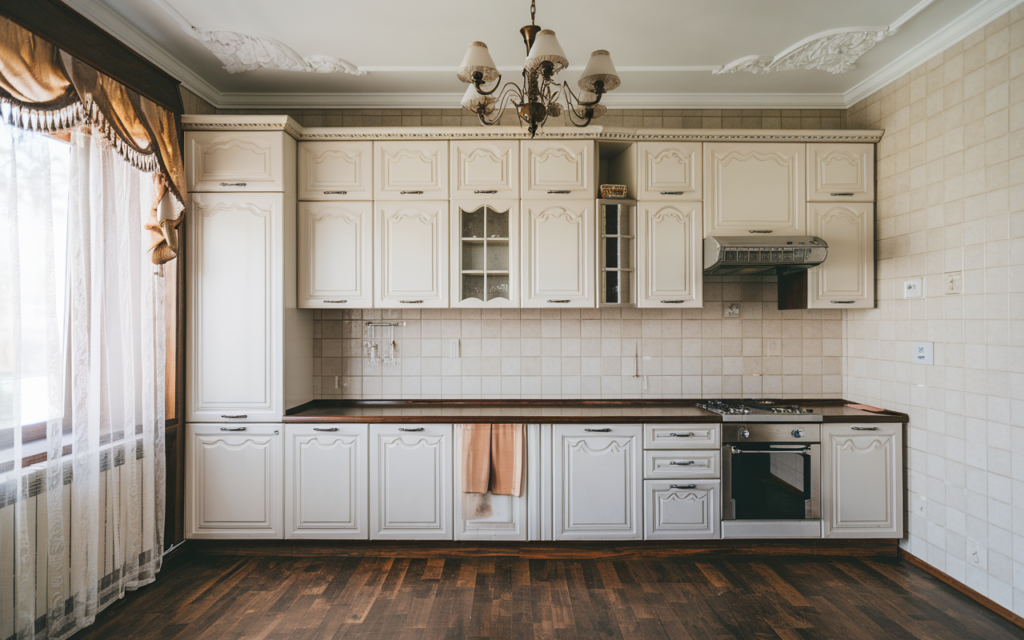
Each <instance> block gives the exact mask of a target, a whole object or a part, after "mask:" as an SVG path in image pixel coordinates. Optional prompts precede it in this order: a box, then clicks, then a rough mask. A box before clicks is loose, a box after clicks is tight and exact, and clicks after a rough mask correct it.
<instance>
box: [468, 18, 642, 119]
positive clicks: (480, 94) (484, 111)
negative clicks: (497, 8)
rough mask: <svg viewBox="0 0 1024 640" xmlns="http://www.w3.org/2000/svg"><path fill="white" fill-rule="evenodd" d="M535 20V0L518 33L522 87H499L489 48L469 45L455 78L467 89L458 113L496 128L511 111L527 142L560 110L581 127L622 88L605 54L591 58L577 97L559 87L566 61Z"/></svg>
mask: <svg viewBox="0 0 1024 640" xmlns="http://www.w3.org/2000/svg"><path fill="white" fill-rule="evenodd" d="M536 14H537V4H536V0H533V2H531V4H530V18H531V24H529V25H527V26H525V27H523V28H522V29H520V30H519V33H521V34H522V36H523V42H524V43H525V44H526V62H525V64H524V65H523V72H522V73H523V80H522V84H521V85H520V84H516V83H514V82H508V83H506V84H505V85H504V86H503V87H502V86H501V73H499V72H498V68H497V66H496V65H495V64H494V60H493V59H492V58H491V54H490V52H489V51H488V50H487V45H486V44H484V43H483V42H472V43H470V45H469V50H467V51H466V55H465V57H463V59H462V64H460V65H459V69H458V73H457V75H458V77H459V80H462V81H463V82H465V83H467V84H469V87H467V88H466V93H465V95H464V96H463V97H462V107H463V108H465V109H467V110H468V111H470V112H472V113H475V114H476V115H477V117H479V118H480V122H481V123H482V124H484V125H494V124H498V122H500V121H501V115H502V113H503V112H504V111H505V108H506V107H509V106H513V107H515V109H516V114H517V115H518V116H519V120H520V121H521V122H522V123H523V124H525V125H527V126H528V127H529V130H530V136H534V135H536V133H537V129H538V128H540V127H542V126H544V123H545V122H547V119H548V118H549V117H558V116H559V115H561V114H562V112H563V110H564V111H565V113H566V115H567V116H568V120H569V122H571V123H572V124H574V125H576V126H577V127H585V126H587V125H588V124H590V123H591V121H592V120H593V119H594V118H599V117H601V116H602V115H604V113H605V112H606V111H607V110H608V109H607V107H606V106H605V105H603V104H600V102H601V96H603V95H604V94H605V93H607V92H608V91H612V90H614V89H616V88H618V86H619V85H620V84H621V83H622V81H621V80H620V79H619V75H618V73H617V72H616V71H615V65H614V64H613V63H612V57H611V54H609V53H608V52H607V51H605V50H603V49H601V50H598V51H595V52H594V53H592V54H590V60H589V61H587V66H586V68H585V69H584V70H583V75H582V76H581V77H580V79H579V82H578V85H579V90H580V92H579V95H577V94H575V93H573V91H572V89H571V88H570V87H569V83H568V82H562V83H558V82H556V81H555V79H554V76H555V74H556V73H558V72H560V71H564V70H565V69H566V68H568V67H569V60H568V59H567V58H566V57H565V52H564V51H563V50H562V45H560V44H559V43H558V38H557V37H556V36H555V32H554V31H552V30H551V29H541V28H540V27H539V26H537V24H536ZM499 90H500V92H499ZM495 94H497V97H496V96H495ZM559 98H561V100H559ZM563 103H564V106H563Z"/></svg>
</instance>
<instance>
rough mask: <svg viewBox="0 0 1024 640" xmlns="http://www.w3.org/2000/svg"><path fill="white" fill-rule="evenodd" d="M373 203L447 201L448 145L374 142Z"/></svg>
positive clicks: (433, 141)
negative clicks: (377, 201)
mask: <svg viewBox="0 0 1024 640" xmlns="http://www.w3.org/2000/svg"><path fill="white" fill-rule="evenodd" d="M373 156H374V163H373V164H374V171H373V174H374V176H373V182H374V191H373V193H374V196H373V197H374V199H375V200H447V199H448V141H447V140H420V141H416V140H409V141H406V140H402V141H386V142H376V143H374V145H373Z"/></svg>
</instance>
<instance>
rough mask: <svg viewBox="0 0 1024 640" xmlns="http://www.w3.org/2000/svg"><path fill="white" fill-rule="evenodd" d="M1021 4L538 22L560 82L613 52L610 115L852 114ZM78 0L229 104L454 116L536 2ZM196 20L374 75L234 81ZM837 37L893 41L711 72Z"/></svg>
mask: <svg viewBox="0 0 1024 640" xmlns="http://www.w3.org/2000/svg"><path fill="white" fill-rule="evenodd" d="M1022 1H1024V0H855V1H852V2H851V1H850V0H628V1H623V0H538V7H537V24H539V25H541V26H543V27H545V28H550V29H554V30H555V31H556V32H557V33H558V39H559V41H560V42H561V44H562V47H563V49H564V50H565V52H566V56H567V57H568V58H569V62H570V65H571V66H570V68H569V70H567V71H565V72H563V73H562V74H559V79H566V80H569V81H570V83H571V84H572V86H574V87H575V82H576V79H577V78H578V75H579V72H580V71H581V70H582V68H583V65H585V64H586V61H587V58H588V57H589V54H590V52H591V51H592V50H594V49H607V50H609V51H611V53H612V57H613V59H614V60H615V64H616V66H617V68H618V71H619V75H620V76H621V77H622V86H621V87H620V88H619V89H618V90H616V91H615V92H613V93H611V94H609V95H608V96H607V104H608V105H609V106H610V107H626V108H687V107H706V108H711V107H722V108H729V107H737V108H740V107H760V108H771V107H776V108H787V107H791V108H799V107H804V108H845V107H848V106H850V105H852V104H853V103H855V102H856V101H857V100H860V99H861V98H863V97H865V96H867V95H869V94H870V93H872V92H874V91H876V90H877V89H879V88H881V87H882V86H884V85H885V84H887V83H888V82H890V81H892V80H893V79H895V78H897V77H899V76H900V75H902V74H903V73H906V72H907V71H909V70H910V69H912V68H914V67H915V66H917V65H918V64H921V63H922V62H925V61H927V60H928V59H929V58H930V57H932V56H933V55H935V54H937V53H941V52H942V51H943V50H944V49H945V48H947V47H948V46H949V45H951V44H954V43H956V42H957V41H959V40H961V39H962V38H963V37H964V36H966V35H968V34H969V33H971V32H972V31H974V30H975V29H977V28H979V27H981V26H983V25H984V24H986V23H987V22H989V21H991V20H992V19H994V18H995V17H997V16H999V15H1001V14H1003V13H1005V12H1006V11H1008V10H1009V9H1010V8H1012V7H1013V6H1016V5H1017V4H1020V3H1021V2H1022ZM65 2H67V4H69V5H70V6H72V7H73V8H75V9H76V10H77V11H79V12H81V13H82V14H84V15H85V16H86V17H88V18H90V19H91V20H92V21H93V22H96V23H97V24H99V25H100V26H101V27H103V28H104V29H106V30H107V31H109V32H110V33H111V34H113V35H114V36H116V37H118V38H119V39H121V40H122V41H124V42H125V43H126V44H128V45H129V46H131V47H133V48H135V49H136V50H137V51H139V52H140V53H141V54H142V55H144V56H146V57H147V58H149V59H150V60H151V61H153V62H154V63H155V64H157V65H158V66H160V67H162V68H164V69H165V70H166V71H168V72H169V73H171V74H172V75H174V76H175V77H177V78H179V79H180V80H181V81H182V83H183V84H184V85H185V87H187V88H188V89H189V90H191V91H193V92H194V93H196V94H198V95H199V96H200V97H202V98H204V99H205V100H207V101H208V102H210V103H212V104H213V105H214V106H216V107H221V108H274V107H289V108H344V107H384V108H387V107H398V108H400V107H407V108H412V107H427V108H430V107H433V108H439V107H448V108H454V107H457V105H458V104H459V100H460V99H461V95H462V93H463V91H464V90H465V85H463V84H462V83H461V82H459V80H458V79H457V78H456V77H455V68H456V67H457V66H458V64H459V62H460V61H461V59H462V56H463V54H464V53H465V50H466V47H467V46H468V44H469V42H470V41H472V40H482V41H484V42H486V43H487V45H488V46H489V48H490V51H491V54H492V57H493V58H494V61H495V63H496V64H497V65H498V67H499V69H500V70H501V71H502V72H503V73H504V75H505V78H506V79H514V78H518V76H519V73H518V71H519V70H520V69H521V68H522V61H523V58H524V56H525V48H524V46H523V43H522V39H521V37H520V35H519V33H518V30H519V28H520V27H522V26H523V25H525V24H529V22H530V18H529V0H446V1H445V2H424V1H423V0H391V1H388V2H383V1H380V0H378V1H376V2H374V1H370V2H365V1H364V2H352V1H348V2H344V1H343V2H338V1H337V0H335V1H333V2H328V1H326V0H288V1H287V2H281V0H215V1H211V0H65ZM904 20H905V22H903V21H904ZM901 22H902V24H901ZM894 24H895V25H898V26H899V28H898V29H897V30H895V31H894V32H893V30H890V31H886V30H887V29H889V27H891V26H892V25H894ZM189 26H192V27H196V28H198V29H200V30H205V31H208V32H209V31H228V32H239V33H243V34H247V35H250V36H257V37H260V38H272V39H273V40H274V41H277V42H278V43H280V44H281V45H284V47H286V49H290V50H292V51H294V53H295V54H297V59H300V60H301V58H303V57H306V58H308V57H309V56H330V57H331V58H338V59H341V60H343V61H347V62H348V63H351V64H352V65H355V66H356V67H358V69H359V70H360V71H364V72H366V73H365V74H364V75H354V74H351V73H344V72H333V73H311V72H303V71H288V70H281V69H271V68H258V69H256V70H251V71H243V72H240V73H229V72H228V71H227V70H225V68H224V63H223V62H222V61H221V60H220V59H218V57H217V56H216V55H214V53H213V52H211V50H210V49H208V48H207V46H206V45H205V44H204V43H203V42H201V41H200V40H199V39H197V38H196V37H193V35H191V33H190V30H188V28H189ZM838 29H846V30H850V29H854V30H857V31H869V30H870V31H875V32H878V33H880V34H882V39H881V41H879V42H878V43H877V44H876V45H875V46H874V47H873V48H870V49H869V50H867V52H866V53H864V54H863V55H862V56H860V57H859V58H857V59H856V62H855V68H854V69H852V70H850V71H848V72H846V73H839V74H832V73H829V72H827V71H824V70H821V69H806V68H798V69H792V70H780V71H773V72H771V73H765V74H753V73H749V72H746V71H738V72H736V73H728V74H715V73H713V71H714V70H717V69H720V68H721V67H722V66H723V65H727V64H729V63H731V62H733V61H735V60H737V59H739V58H743V57H744V56H751V55H758V56H777V55H778V54H779V53H781V52H783V51H785V50H786V49H787V48H789V47H792V46H793V45H795V44H797V43H799V42H800V41H802V40H805V39H807V38H810V37H812V36H815V35H816V34H822V32H829V31H830V30H838ZM218 38H219V39H220V40H222V41H223V40H224V38H223V35H222V34H216V35H215V39H218ZM229 40H230V38H229ZM222 46H224V45H223V44H222ZM228 48H230V45H228ZM854 57H855V56H854ZM811 59H812V61H813V59H814V57H813V56H811Z"/></svg>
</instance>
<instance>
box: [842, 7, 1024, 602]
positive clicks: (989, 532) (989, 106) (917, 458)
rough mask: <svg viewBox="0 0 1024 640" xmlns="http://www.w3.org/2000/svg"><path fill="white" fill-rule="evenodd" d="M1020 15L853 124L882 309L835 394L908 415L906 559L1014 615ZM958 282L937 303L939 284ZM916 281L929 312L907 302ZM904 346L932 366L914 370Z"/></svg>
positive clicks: (1020, 363)
mask: <svg viewBox="0 0 1024 640" xmlns="http://www.w3.org/2000/svg"><path fill="white" fill-rule="evenodd" d="M1022 18H1024V8H1017V9H1014V10H1013V11H1011V12H1010V13H1009V14H1008V15H1005V16H1003V17H1001V18H999V19H997V20H995V21H994V22H992V23H991V24H989V25H988V26H986V27H985V28H984V29H982V30H980V31H978V32H977V33H974V34H973V35H971V36H969V37H968V38H967V39H966V40H964V41H963V42H961V43H960V44H957V45H955V46H953V47H951V48H950V49H949V50H947V51H946V52H945V53H943V54H941V55H938V56H936V57H935V58H933V59H932V60H930V61H929V62H928V63H927V64H924V65H921V66H920V67H918V68H917V69H915V70H914V71H912V72H911V73H909V74H907V75H906V76H904V77H902V78H900V79H899V80H897V81H896V82H893V83H892V84H891V85H889V86H888V87H886V88H885V89H883V90H881V91H879V92H878V93H876V94H874V95H872V96H870V97H869V98H867V99H865V100H864V101H863V102H861V103H859V104H857V105H855V106H854V107H853V108H851V109H850V110H849V114H848V116H847V118H848V123H849V126H851V127H858V128H860V127H866V128H879V129H885V136H884V137H883V138H882V141H881V142H880V143H879V145H878V190H879V200H878V212H877V218H878V225H877V226H878V232H877V233H878V237H877V278H878V298H879V300H878V308H877V309H874V310H863V311H860V310H849V311H846V312H845V313H846V320H845V324H846V327H845V338H846V370H845V389H844V390H845V395H846V397H848V398H850V399H854V400H860V401H866V402H869V403H871V404H877V405H879V406H884V407H887V408H890V409H897V410H901V411H905V412H907V413H909V414H910V416H911V423H910V429H909V432H908V441H907V444H908V460H909V471H908V491H907V496H908V510H909V530H908V531H909V540H908V541H907V543H906V546H907V547H908V549H909V550H910V551H911V552H912V553H913V554H914V555H917V556H918V557H921V558H924V559H925V560H927V561H928V562H929V563H930V564H932V565H934V566H936V567H938V568H939V569H941V570H942V571H945V572H946V573H948V574H949V575H951V576H953V577H954V578H956V579H958V580H960V581H962V582H965V583H966V584H968V585H969V586H970V587H972V588H974V589H976V590H978V591H980V592H981V593H983V594H985V595H987V596H988V597H990V598H992V599H993V600H995V601H996V602H998V603H999V604H1001V605H1003V606H1005V607H1007V608H1010V609H1012V610H1013V611H1014V612H1016V613H1017V614H1024V428H1022V427H1024V20H1022ZM945 273H962V274H963V294H961V295H944V293H943V274H945ZM908 278H923V279H924V283H925V297H924V298H923V299H919V300H904V299H903V295H902V286H903V282H904V281H905V280H907V279H908ZM912 341H930V342H934V345H935V364H934V365H933V366H925V365H918V364H912V363H910V353H911V345H910V343H911V342H912Z"/></svg>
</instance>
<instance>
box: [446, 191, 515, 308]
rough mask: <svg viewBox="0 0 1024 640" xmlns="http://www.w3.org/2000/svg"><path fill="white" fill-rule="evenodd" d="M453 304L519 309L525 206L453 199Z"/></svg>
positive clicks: (499, 201)
mask: <svg viewBox="0 0 1024 640" xmlns="http://www.w3.org/2000/svg"><path fill="white" fill-rule="evenodd" d="M449 236H450V238H451V261H450V263H451V306H452V308H456V307H461V308H471V309H493V308H502V307H510V308H513V307H518V306H519V203H518V202H517V201H515V200H486V201H484V200H453V201H452V213H451V230H450V233H449Z"/></svg>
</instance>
